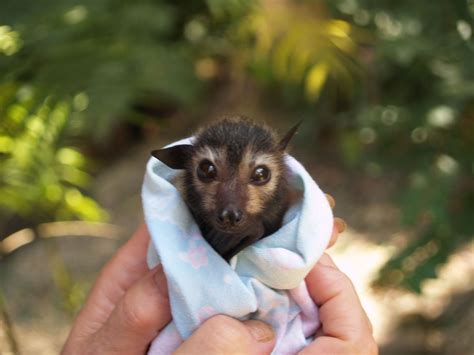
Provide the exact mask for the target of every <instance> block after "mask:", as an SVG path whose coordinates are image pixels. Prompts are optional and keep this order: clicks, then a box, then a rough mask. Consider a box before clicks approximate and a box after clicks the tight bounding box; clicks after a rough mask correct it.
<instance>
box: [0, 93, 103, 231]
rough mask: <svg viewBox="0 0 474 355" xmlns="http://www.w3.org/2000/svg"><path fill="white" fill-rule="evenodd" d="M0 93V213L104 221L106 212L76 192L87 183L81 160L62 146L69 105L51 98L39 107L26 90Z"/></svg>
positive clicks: (70, 124) (36, 218)
mask: <svg viewBox="0 0 474 355" xmlns="http://www.w3.org/2000/svg"><path fill="white" fill-rule="evenodd" d="M0 89H1V91H0V94H1V96H0V103H1V105H0V119H1V122H2V125H1V126H0V210H1V211H3V212H5V214H6V215H9V214H17V215H20V216H22V217H23V218H25V219H30V220H31V221H32V223H33V224H34V223H39V222H43V221H48V220H64V219H71V218H80V219H87V220H102V219H104V218H105V216H106V212H105V211H103V210H102V209H101V208H100V207H99V206H98V205H97V203H96V202H95V201H94V200H92V199H91V198H89V197H87V196H85V195H84V194H83V193H82V192H81V190H80V189H83V188H85V187H87V186H88V185H89V183H90V176H89V175H88V174H87V173H86V172H85V170H84V169H85V168H86V161H85V158H84V156H83V155H82V154H81V153H80V152H79V151H77V150H76V149H74V148H73V147H70V146H68V145H66V142H65V137H66V136H67V135H68V134H67V131H68V129H69V128H71V127H73V126H74V124H75V121H74V120H73V119H71V117H72V115H71V113H70V110H71V104H70V103H68V102H66V101H57V100H53V99H52V98H46V99H45V100H44V101H42V102H40V103H38V104H37V103H36V101H35V100H34V94H33V91H32V89H31V88H28V87H26V86H25V87H21V88H18V87H16V86H14V85H10V86H4V87H1V88H0ZM2 214H3V213H2Z"/></svg>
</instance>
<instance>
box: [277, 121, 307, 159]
mask: <svg viewBox="0 0 474 355" xmlns="http://www.w3.org/2000/svg"><path fill="white" fill-rule="evenodd" d="M301 123H303V120H301V121H299V122H298V123H297V124H295V125H294V126H293V127H291V129H290V130H289V131H288V132H287V133H286V134H285V136H284V137H283V138H282V139H281V141H280V142H279V143H278V147H279V148H280V150H282V151H284V150H286V147H287V146H288V143H290V141H291V138H293V136H294V135H295V133H296V132H297V131H298V128H299V127H300V125H301Z"/></svg>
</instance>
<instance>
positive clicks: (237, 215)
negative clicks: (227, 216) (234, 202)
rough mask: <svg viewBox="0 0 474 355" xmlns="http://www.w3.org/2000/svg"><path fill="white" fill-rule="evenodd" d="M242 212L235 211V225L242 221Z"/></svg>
mask: <svg viewBox="0 0 474 355" xmlns="http://www.w3.org/2000/svg"><path fill="white" fill-rule="evenodd" d="M242 217H243V216H242V212H241V211H239V210H235V211H234V221H235V223H239V222H240V221H241V220H242Z"/></svg>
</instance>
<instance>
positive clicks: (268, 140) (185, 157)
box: [151, 117, 301, 261]
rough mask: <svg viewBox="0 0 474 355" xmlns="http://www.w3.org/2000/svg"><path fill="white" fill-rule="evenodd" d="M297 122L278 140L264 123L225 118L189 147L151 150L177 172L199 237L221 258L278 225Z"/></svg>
mask: <svg viewBox="0 0 474 355" xmlns="http://www.w3.org/2000/svg"><path fill="white" fill-rule="evenodd" d="M300 124H301V122H300V123H298V124H297V125H295V126H294V127H293V128H291V129H290V130H289V131H288V133H287V134H286V135H284V136H283V137H282V138H281V139H278V138H277V135H276V134H275V133H274V131H273V130H272V129H271V128H269V127H268V126H266V125H262V124H257V123H255V122H252V121H250V120H248V119H246V118H242V117H235V118H226V119H223V120H220V121H217V122H214V123H211V124H210V125H208V126H206V127H203V128H202V129H200V130H199V131H198V132H197V134H196V135H195V137H194V140H193V144H192V145H191V144H183V145H176V146H173V147H169V148H164V149H158V150H154V151H152V152H151V154H152V156H154V157H155V158H157V159H159V160H160V161H161V162H163V163H164V164H166V165H167V166H168V167H170V168H172V169H180V170H183V172H182V173H181V174H179V180H180V181H179V183H178V184H177V187H178V189H179V190H180V192H181V195H182V196H183V199H184V201H185V202H186V204H187V206H188V207H189V210H190V211H191V213H192V215H193V217H194V219H195V220H196V222H197V224H198V226H199V228H200V230H201V232H202V235H203V237H204V238H205V239H206V240H207V242H208V243H209V244H210V245H211V246H212V247H213V248H214V249H215V250H216V251H217V252H218V253H219V254H220V255H221V256H222V257H223V258H224V259H225V260H227V261H228V260H230V259H231V258H232V257H233V256H234V255H236V254H237V253H238V252H240V251H241V250H242V249H244V248H246V247H247V246H249V245H251V244H253V243H255V242H256V241H258V240H260V239H262V238H265V237H267V236H269V235H271V234H272V233H274V232H275V231H276V230H278V229H279V228H280V227H281V224H282V220H283V216H284V214H285V212H286V211H287V209H288V207H289V206H290V204H291V202H292V201H293V199H294V198H295V196H294V194H293V193H292V191H291V190H290V188H289V184H288V178H289V173H290V172H289V169H288V167H287V166H286V164H285V162H284V156H285V153H286V150H287V146H288V143H289V142H290V140H291V138H292V137H293V136H294V134H295V133H296V131H297V129H298V127H299V125H300Z"/></svg>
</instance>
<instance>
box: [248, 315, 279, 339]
mask: <svg viewBox="0 0 474 355" xmlns="http://www.w3.org/2000/svg"><path fill="white" fill-rule="evenodd" d="M244 324H245V326H246V327H247V329H248V331H249V332H250V334H251V335H252V337H253V338H254V339H255V340H256V341H258V342H259V343H266V342H269V341H271V340H273V339H274V338H275V332H274V331H273V329H272V327H271V326H270V325H268V324H267V323H264V322H262V321H259V320H246V321H244Z"/></svg>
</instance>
